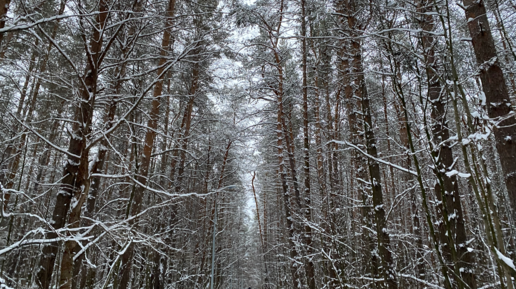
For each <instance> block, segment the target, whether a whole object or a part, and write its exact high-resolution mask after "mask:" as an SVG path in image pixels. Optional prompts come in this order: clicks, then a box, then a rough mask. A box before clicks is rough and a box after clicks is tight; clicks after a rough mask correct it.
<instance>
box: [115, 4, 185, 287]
mask: <svg viewBox="0 0 516 289" xmlns="http://www.w3.org/2000/svg"><path fill="white" fill-rule="evenodd" d="M175 4H176V0H169V3H168V7H167V12H166V16H167V20H166V22H165V27H166V29H165V31H164V33H163V39H162V41H161V53H160V55H161V58H160V60H159V64H158V67H159V68H158V70H157V76H158V77H159V81H158V82H157V83H156V84H155V85H154V90H153V99H152V108H151V112H150V118H149V120H148V122H147V127H148V129H147V132H146V133H145V140H144V147H143V154H142V156H141V160H140V167H139V172H138V176H137V177H136V180H137V181H138V182H139V183H140V184H138V185H137V186H136V187H135V189H134V195H133V199H132V201H131V203H130V204H129V206H130V215H131V216H135V215H137V214H139V213H140V211H141V205H142V201H143V193H144V191H145V185H147V178H148V175H149V168H150V163H151V154H152V149H153V147H154V139H155V137H156V128H157V127H158V118H159V104H160V96H161V94H162V92H163V81H164V78H165V75H166V71H164V65H165V63H166V62H167V58H166V56H167V53H168V48H169V46H170V39H171V34H170V29H169V28H170V27H172V23H173V18H172V17H173V16H174V12H175ZM135 222H136V220H135V219H133V220H132V221H131V222H130V223H131V224H134V223H135ZM133 254H134V244H131V245H130V246H129V248H127V250H126V251H125V253H124V256H123V257H122V266H123V267H122V272H121V274H120V275H121V282H120V285H119V286H120V288H128V284H129V281H130V279H131V269H132V259H133Z"/></svg>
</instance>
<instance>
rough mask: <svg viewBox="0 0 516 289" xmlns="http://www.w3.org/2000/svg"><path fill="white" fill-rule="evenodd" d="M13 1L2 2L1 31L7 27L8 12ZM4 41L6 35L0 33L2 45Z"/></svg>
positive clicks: (3, 0)
mask: <svg viewBox="0 0 516 289" xmlns="http://www.w3.org/2000/svg"><path fill="white" fill-rule="evenodd" d="M9 4H11V0H0V29H2V28H4V27H5V20H6V19H7V10H9ZM3 39H4V33H0V45H1V44H2V40H3Z"/></svg>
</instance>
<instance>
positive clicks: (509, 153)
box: [463, 0, 516, 211]
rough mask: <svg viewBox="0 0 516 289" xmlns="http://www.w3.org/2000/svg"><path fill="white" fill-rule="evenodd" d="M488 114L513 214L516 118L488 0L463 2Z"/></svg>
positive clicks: (466, 0)
mask: <svg viewBox="0 0 516 289" xmlns="http://www.w3.org/2000/svg"><path fill="white" fill-rule="evenodd" d="M463 3H464V6H465V7H466V19H468V28H469V32H470V34H471V40H472V44H473V50H474V52H475V56H476V59H477V63H478V65H479V68H480V79H481V81H482V88H483V91H484V94H485V98H486V106H487V112H488V115H489V117H490V118H491V119H493V120H494V121H495V122H496V125H494V126H493V132H494V136H495V142H496V149H497V151H498V155H499V156H500V163H501V165H502V171H503V174H504V180H505V185H506V187H507V192H508V194H509V200H510V202H511V207H512V209H513V211H516V118H515V117H514V111H513V109H512V106H511V101H510V98H509V92H508V89H507V84H506V83H505V78H504V75H503V71H502V69H501V68H500V62H499V60H498V57H497V53H496V47H495V43H494V39H493V35H492V33H491V28H490V26H489V21H488V19H487V14H486V13H487V12H486V7H485V5H484V1H482V0H480V1H473V0H463Z"/></svg>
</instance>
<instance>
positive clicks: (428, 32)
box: [418, 1, 476, 289]
mask: <svg viewBox="0 0 516 289" xmlns="http://www.w3.org/2000/svg"><path fill="white" fill-rule="evenodd" d="M418 6H419V7H418V10H419V11H421V12H422V15H423V16H421V19H420V26H421V28H422V29H423V35H422V37H421V42H422V47H423V50H424V51H425V52H424V53H425V54H424V57H425V65H426V73H427V81H428V98H429V99H430V101H431V103H432V113H431V117H432V120H433V122H434V124H433V126H432V134H433V136H434V138H435V139H436V144H437V145H438V147H435V148H434V150H433V151H432V154H433V157H434V160H435V169H434V173H435V174H436V175H437V177H438V179H440V180H441V181H438V182H436V183H435V193H436V195H437V196H438V199H440V201H441V202H443V204H444V205H443V206H442V207H441V208H440V210H444V209H446V210H447V211H448V214H452V215H453V216H455V217H453V218H449V223H450V224H449V225H450V227H451V228H450V229H452V230H453V233H454V234H453V237H452V238H455V242H454V243H455V244H456V248H455V250H456V252H457V257H458V262H459V263H460V264H459V271H460V272H461V277H462V279H463V280H464V282H465V283H466V284H467V285H468V286H469V287H470V288H472V289H474V288H476V281H475V276H474V275H473V272H472V267H471V265H472V262H473V256H472V253H471V252H469V251H468V250H467V246H466V242H467V237H466V230H465V227H464V219H463V213H462V204H461V198H460V194H459V189H458V183H457V178H456V176H455V175H452V176H449V174H447V172H449V171H450V170H452V166H453V162H454V160H453V154H452V148H451V147H450V143H449V142H447V140H448V139H449V138H450V133H449V128H448V127H447V120H446V103H447V99H446V94H441V92H442V91H443V87H442V86H441V83H440V81H439V76H438V75H437V71H439V67H438V64H437V60H436V59H435V49H434V47H435V39H434V37H433V32H434V21H433V16H432V15H430V14H428V13H426V12H429V11H428V10H429V9H428V8H427V7H428V6H429V5H428V4H427V3H425V2H424V1H421V2H420V3H418ZM439 144H442V145H440V146H439ZM443 196H444V198H443ZM444 207H445V208H444ZM440 215H441V216H440V217H441V218H442V217H443V214H442V213H441V214H440ZM445 223H446V220H444V219H441V220H440V224H442V225H441V226H440V227H439V230H440V235H441V242H442V243H443V244H447V246H451V244H450V242H449V241H448V238H447V236H448V234H447V233H446V232H444V231H445V230H444V228H443V226H444V224H445ZM449 249H450V248H448V250H449ZM445 251H446V250H443V255H444V256H445V257H448V261H449V262H454V261H453V260H451V256H450V254H446V253H445ZM457 282H460V281H458V280H457Z"/></svg>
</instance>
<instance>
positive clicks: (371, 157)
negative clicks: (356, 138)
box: [328, 140, 417, 176]
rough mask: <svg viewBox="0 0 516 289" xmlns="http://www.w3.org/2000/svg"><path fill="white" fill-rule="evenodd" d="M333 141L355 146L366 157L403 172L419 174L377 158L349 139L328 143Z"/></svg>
mask: <svg viewBox="0 0 516 289" xmlns="http://www.w3.org/2000/svg"><path fill="white" fill-rule="evenodd" d="M332 142H333V143H336V144H343V145H347V146H349V147H352V148H354V149H355V150H357V151H358V152H360V153H361V154H363V155H364V156H366V157H368V158H370V159H372V160H374V161H376V162H379V163H382V164H384V165H388V166H390V167H392V168H395V169H397V170H400V171H402V172H405V173H408V174H411V175H413V176H417V172H415V171H412V170H409V169H406V168H404V167H400V166H398V165H396V164H393V163H391V162H388V161H384V160H382V159H379V158H375V157H373V156H372V155H370V154H368V153H366V152H365V151H363V150H361V149H360V148H359V147H357V146H356V145H354V144H352V143H349V142H347V141H338V140H331V141H329V142H328V143H332Z"/></svg>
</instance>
